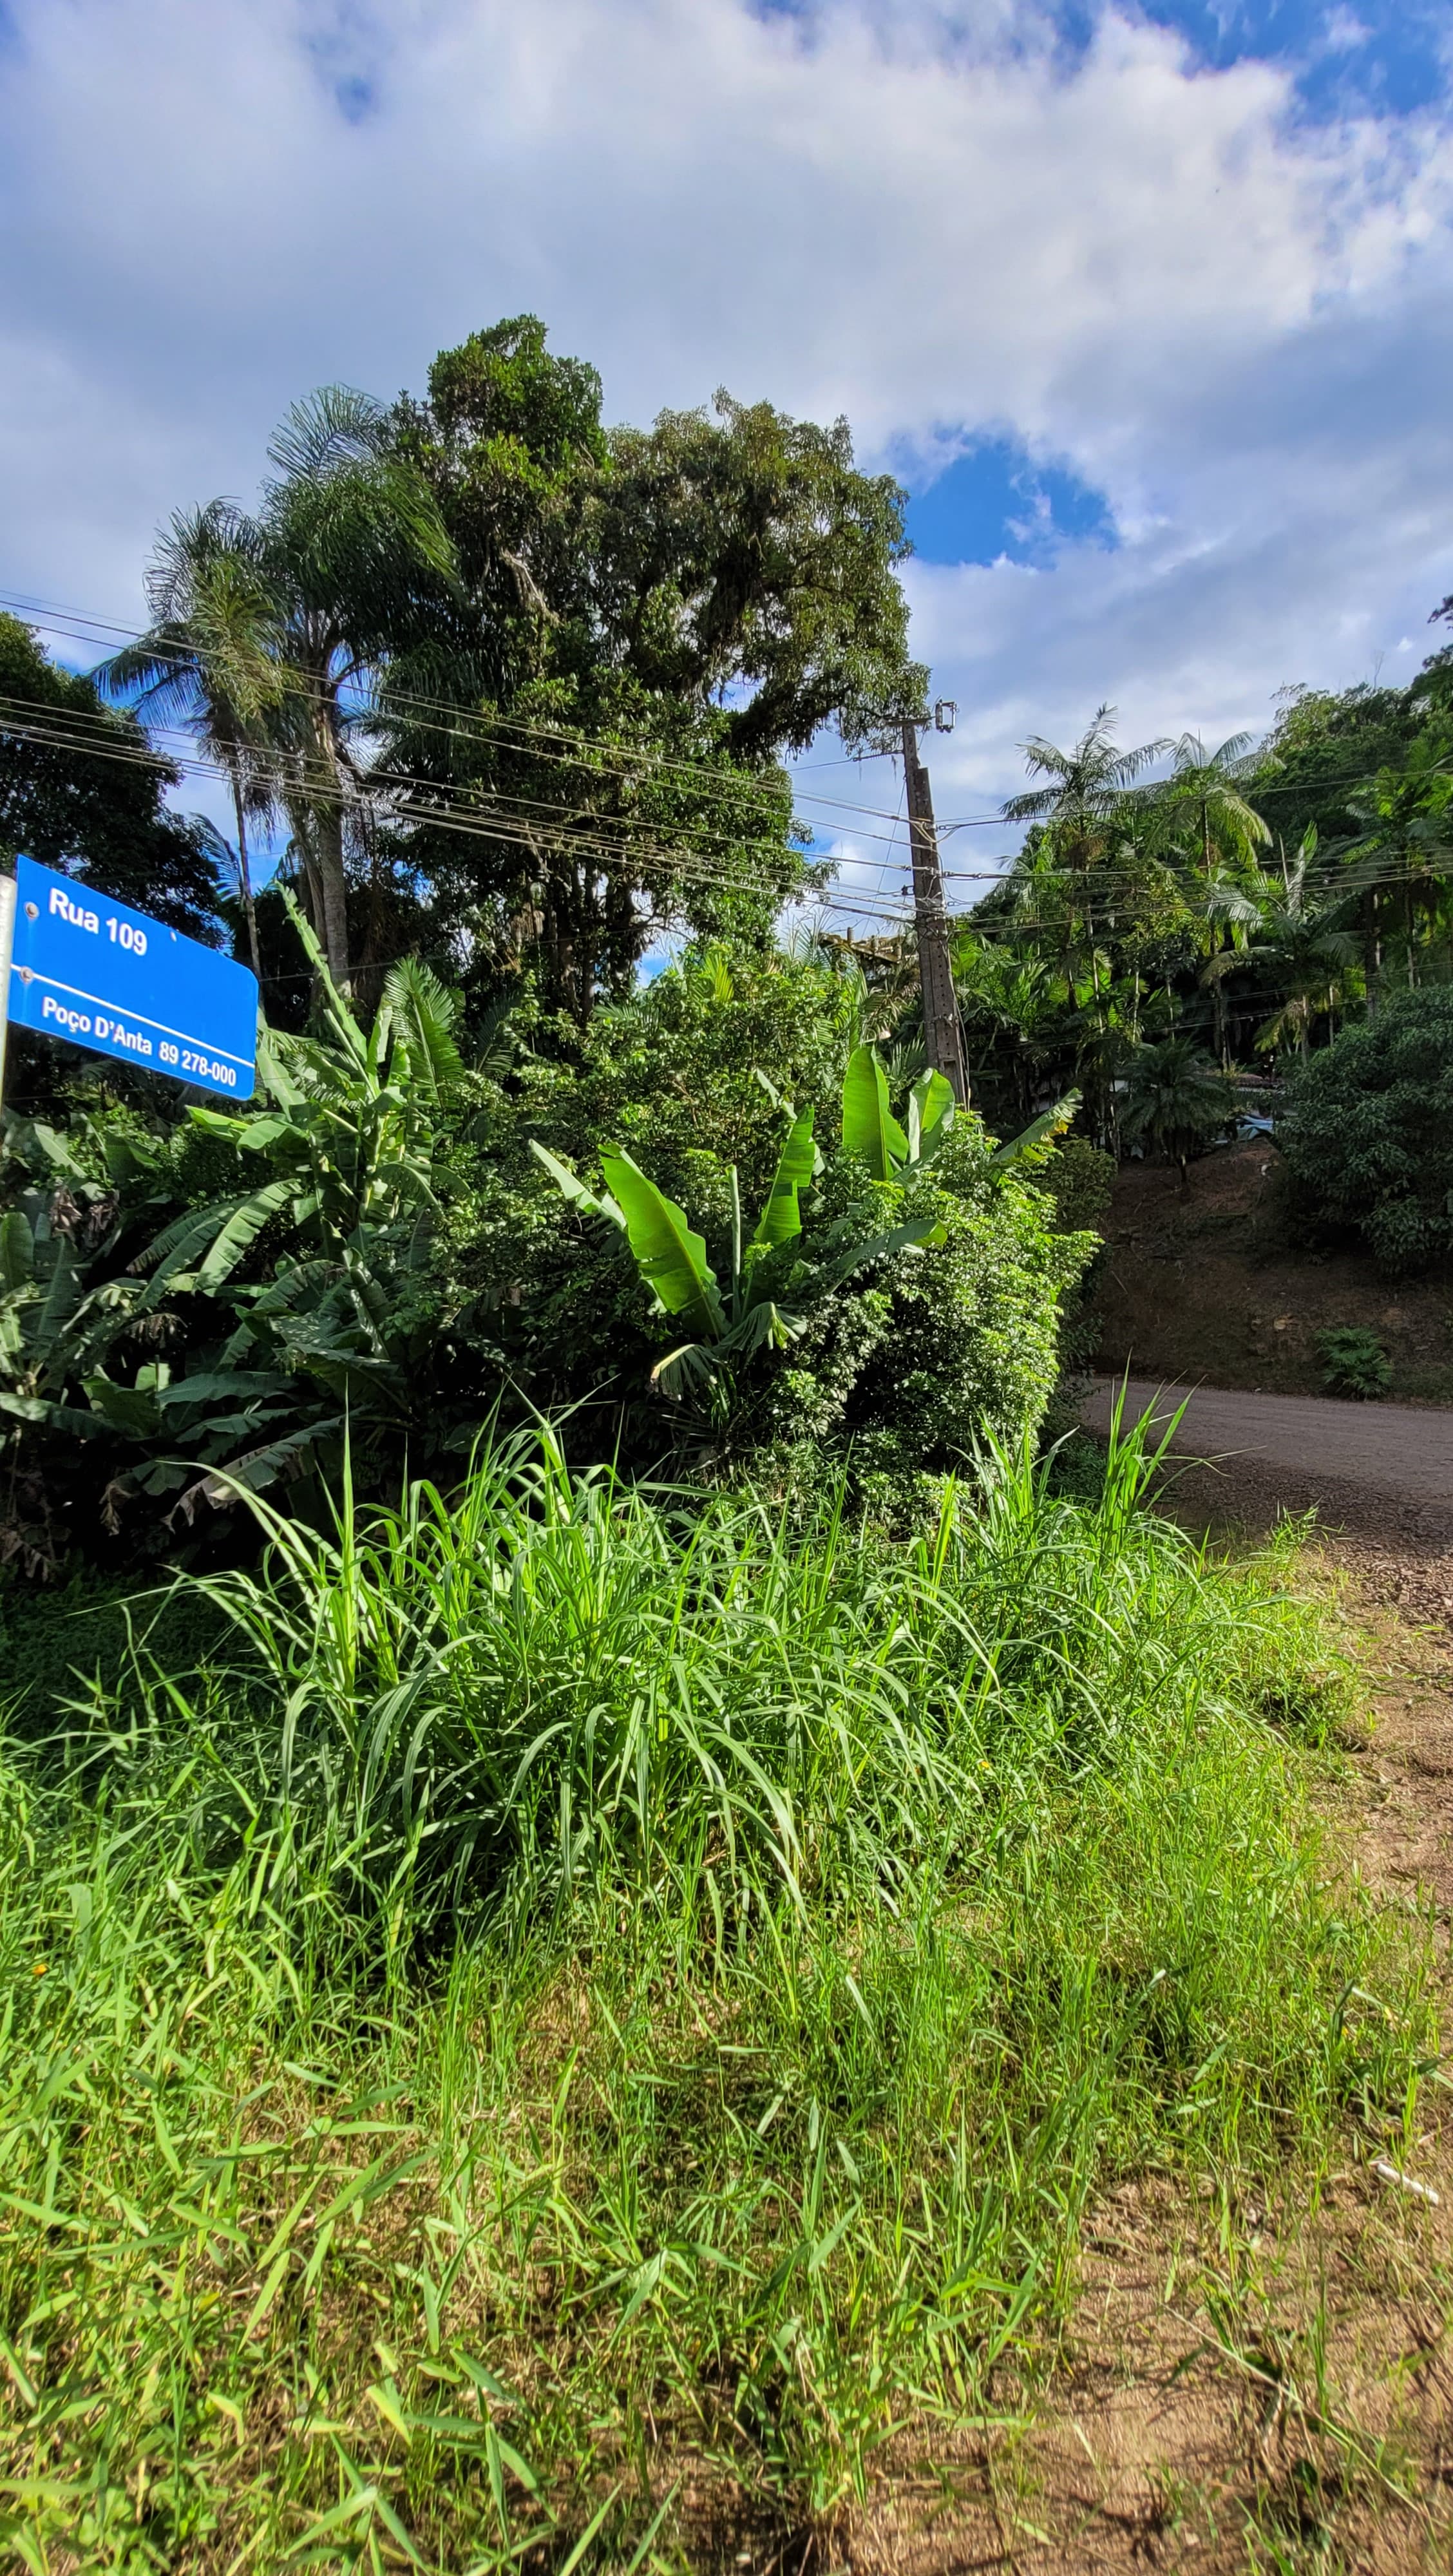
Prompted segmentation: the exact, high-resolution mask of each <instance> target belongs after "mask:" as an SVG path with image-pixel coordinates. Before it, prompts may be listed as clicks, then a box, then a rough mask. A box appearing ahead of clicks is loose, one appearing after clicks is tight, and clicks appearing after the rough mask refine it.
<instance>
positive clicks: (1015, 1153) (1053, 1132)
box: [989, 1091, 1080, 1171]
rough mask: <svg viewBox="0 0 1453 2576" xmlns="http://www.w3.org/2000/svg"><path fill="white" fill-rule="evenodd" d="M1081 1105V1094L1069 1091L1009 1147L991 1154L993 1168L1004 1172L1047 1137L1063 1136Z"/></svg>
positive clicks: (1003, 1147)
mask: <svg viewBox="0 0 1453 2576" xmlns="http://www.w3.org/2000/svg"><path fill="white" fill-rule="evenodd" d="M1079 1105H1080V1095H1079V1093H1078V1092H1077V1091H1067V1092H1066V1093H1065V1096H1064V1098H1063V1100H1057V1101H1056V1102H1055V1104H1054V1107H1053V1108H1052V1109H1046V1110H1045V1111H1044V1113H1043V1115H1042V1116H1041V1117H1039V1118H1035V1119H1033V1120H1031V1122H1030V1124H1029V1126H1027V1127H1025V1128H1022V1129H1021V1130H1020V1133H1019V1134H1018V1135H1017V1136H1011V1137H1010V1139H1009V1142H1008V1144H1007V1145H1001V1146H1000V1147H999V1150H998V1152H997V1153H995V1154H991V1155H990V1156H989V1162H990V1165H991V1167H993V1168H995V1169H998V1170H1000V1171H1002V1170H1004V1169H1005V1168H1006V1167H1007V1166H1008V1165H1009V1164H1010V1163H1017V1162H1018V1160H1019V1157H1020V1155H1021V1154H1027V1153H1028V1152H1029V1151H1030V1149H1031V1147H1033V1146H1035V1145H1042V1144H1043V1143H1044V1140H1045V1138H1046V1137H1047V1136H1062V1135H1063V1133H1064V1131H1065V1129H1066V1128H1067V1127H1068V1126H1069V1124H1070V1122H1071V1120H1072V1119H1073V1117H1074V1114H1075V1111H1076V1110H1077V1109H1078V1107H1079Z"/></svg>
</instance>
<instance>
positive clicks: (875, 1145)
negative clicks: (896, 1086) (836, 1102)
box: [843, 1046, 908, 1181]
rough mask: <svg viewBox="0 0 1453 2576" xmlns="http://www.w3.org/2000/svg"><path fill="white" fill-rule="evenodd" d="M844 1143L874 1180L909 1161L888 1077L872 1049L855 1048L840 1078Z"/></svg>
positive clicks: (883, 1178) (889, 1176)
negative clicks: (893, 1107)
mask: <svg viewBox="0 0 1453 2576" xmlns="http://www.w3.org/2000/svg"><path fill="white" fill-rule="evenodd" d="M843 1144H844V1146H845V1147H846V1149H847V1151H848V1152H849V1153H850V1154H856V1155H858V1156H859V1157H860V1159H861V1160H862V1161H863V1162H865V1163H866V1164H867V1166H868V1169H869V1171H870V1172H871V1173H872V1175H873V1178H874V1180H875V1181H891V1179H892V1178H893V1174H894V1172H895V1171H896V1169H897V1168H898V1166H899V1165H900V1164H901V1163H906V1162H907V1160H908V1139H907V1137H906V1136H905V1135H904V1133H903V1130H902V1128H901V1127H900V1126H899V1124H898V1121H897V1119H896V1118H895V1117H894V1115H893V1112H892V1110H891V1109H890V1108H889V1106H888V1077H887V1075H886V1074H885V1073H884V1071H883V1068H882V1066H881V1064H880V1063H879V1062H878V1059H877V1057H876V1055H875V1054H874V1053H873V1050H872V1048H871V1047H866V1046H860V1047H854V1049H853V1052H852V1054H851V1055H850V1056H849V1058H848V1069H847V1072H846V1073H845V1074H844V1075H843Z"/></svg>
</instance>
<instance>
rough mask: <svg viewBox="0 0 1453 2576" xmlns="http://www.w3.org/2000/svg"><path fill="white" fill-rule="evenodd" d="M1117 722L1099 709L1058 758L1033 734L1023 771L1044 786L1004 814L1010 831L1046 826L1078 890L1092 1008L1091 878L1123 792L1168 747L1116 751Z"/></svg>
mask: <svg viewBox="0 0 1453 2576" xmlns="http://www.w3.org/2000/svg"><path fill="white" fill-rule="evenodd" d="M1114 721H1115V710H1114V708H1113V707H1109V706H1102V707H1097V709H1096V711H1095V715H1094V718H1093V721H1092V722H1091V724H1090V725H1089V727H1088V729H1087V730H1086V731H1085V732H1084V733H1083V734H1081V736H1080V739H1079V741H1078V742H1077V743H1075V744H1073V745H1072V746H1071V748H1070V749H1069V750H1068V751H1061V750H1060V749H1059V748H1058V747H1057V745H1056V744H1054V743H1052V742H1046V741H1044V739H1043V738H1042V736H1040V735H1038V734H1036V735H1035V736H1033V738H1032V739H1031V740H1030V741H1029V742H1027V743H1025V744H1024V746H1023V750H1024V758H1025V764H1026V766H1027V768H1028V770H1029V772H1030V775H1031V777H1038V778H1040V779H1042V780H1043V782H1044V784H1043V785H1042V786H1039V787H1031V788H1027V789H1026V790H1025V792H1024V794H1023V795H1022V796H1011V797H1010V798H1009V800H1008V802H1007V804H1006V805H1005V806H1004V808H1003V813H1004V819H1005V821H1006V822H1008V823H1043V824H1045V825H1046V826H1047V827H1048V831H1049V835H1050V838H1051V840H1052V842H1053V845H1054V850H1055V854H1056V856H1057V857H1058V858H1059V859H1060V861H1061V863H1062V864H1063V865H1064V866H1065V867H1067V868H1068V870H1069V872H1070V877H1071V881H1072V883H1073V884H1077V885H1078V887H1079V891H1080V899H1081V902H1082V905H1083V910H1084V935H1085V941H1086V945H1087V950H1088V962H1089V967H1090V979H1091V983H1092V985H1093V988H1094V993H1095V999H1096V1002H1097V1003H1098V1002H1099V999H1100V961H1099V958H1098V955H1097V952H1096V947H1095V923H1094V919H1093V914H1092V903H1091V887H1090V878H1091V871H1092V869H1093V867H1094V865H1095V863H1096V861H1097V860H1099V859H1101V858H1103V856H1104V854H1105V850H1106V844H1107V840H1108V837H1109V831H1110V826H1111V824H1112V822H1113V819H1114V816H1115V814H1116V811H1117V809H1118V808H1119V806H1120V804H1121V802H1122V800H1123V799H1124V797H1125V795H1126V792H1127V790H1128V789H1129V788H1130V787H1132V786H1133V784H1134V782H1135V780H1136V779H1137V778H1138V777H1139V776H1140V774H1141V771H1142V770H1144V769H1147V768H1148V767H1149V765H1150V763H1151V762H1152V761H1153V760H1158V759H1159V758H1160V756H1161V754H1162V752H1164V751H1165V750H1166V749H1167V747H1168V746H1167V745H1166V743H1165V742H1163V741H1158V742H1143V743H1141V744H1140V746H1139V748H1138V749H1137V750H1135V751H1121V750H1120V749H1119V748H1118V746H1117V744H1116V742H1115V740H1114V737H1113V735H1112V732H1111V727H1112V725H1113V724H1114Z"/></svg>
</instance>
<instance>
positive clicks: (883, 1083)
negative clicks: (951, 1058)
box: [842, 1046, 1080, 1181]
mask: <svg viewBox="0 0 1453 2576" xmlns="http://www.w3.org/2000/svg"><path fill="white" fill-rule="evenodd" d="M1079 1105H1080V1095H1079V1093H1078V1092H1077V1091H1070V1092H1066V1094H1065V1096H1064V1098H1063V1100H1057V1101H1056V1102H1055V1103H1054V1105H1053V1107H1052V1108H1049V1109H1046V1110H1045V1111H1044V1112H1043V1114H1042V1116H1040V1117H1038V1118H1035V1119H1032V1120H1031V1121H1030V1124H1029V1125H1028V1126H1027V1127H1026V1128H1024V1129H1023V1130H1022V1132H1021V1133H1020V1134H1019V1135H1018V1136H1013V1137H1011V1138H1010V1140H1009V1142H1008V1144H1007V1145H1000V1146H998V1147H997V1148H996V1149H995V1151H994V1152H993V1153H992V1154H990V1155H989V1157H988V1168H989V1169H990V1171H1006V1170H1007V1169H1008V1168H1009V1166H1010V1165H1011V1164H1013V1163H1017V1162H1018V1161H1019V1160H1020V1159H1021V1157H1022V1156H1023V1155H1025V1154H1027V1153H1029V1152H1030V1151H1031V1150H1032V1148H1033V1147H1034V1146H1036V1145H1039V1144H1042V1143H1043V1142H1044V1141H1045V1139H1046V1138H1047V1137H1050V1136H1058V1135H1062V1134H1063V1132H1064V1130H1065V1128H1066V1127H1068V1126H1069V1124H1070V1121H1071V1120H1072V1118H1073V1117H1074V1114H1075V1111H1076V1110H1077V1109H1078V1107H1079ZM957 1109H958V1103H957V1101H956V1100H955V1098H954V1095H953V1086H952V1085H951V1083H949V1082H948V1080H947V1079H946V1077H945V1076H944V1075H943V1074H941V1073H921V1074H920V1075H919V1077H918V1080H917V1081H916V1082H915V1083H914V1085H913V1087H912V1089H911V1090H910V1092H909V1094H908V1124H907V1131H906V1133H905V1131H904V1129H903V1127H901V1126H900V1125H899V1122H898V1120H897V1119H896V1118H895V1117H894V1115H893V1112H892V1109H891V1108H890V1106H889V1101H888V1077H887V1074H886V1073H885V1071H884V1069H883V1066H882V1064H881V1063H880V1061H879V1059H878V1056H877V1054H876V1052H875V1050H874V1049H873V1048H872V1047H868V1046H861V1047H855V1048H854V1049H853V1052H852V1054H851V1055H850V1056H849V1058H848V1065H847V1071H846V1073H845V1074H844V1076H843V1099H842V1122H843V1146H844V1149H845V1150H846V1152H848V1153H849V1154H854V1155H856V1156H857V1158H858V1160H859V1161H860V1162H863V1163H866V1165H867V1167H868V1170H869V1171H870V1173H871V1174H872V1176H873V1179H874V1180H875V1181H894V1180H898V1179H900V1178H901V1177H902V1175H903V1174H904V1173H905V1172H909V1171H913V1170H916V1169H918V1168H919V1167H921V1166H922V1165H923V1164H925V1163H931V1162H932V1160H933V1158H934V1156H935V1154H936V1153H937V1152H938V1150H939V1148H940V1146H941V1145H942V1144H943V1143H944V1142H945V1140H946V1138H947V1136H948V1134H949V1131H950V1129H951V1128H952V1126H953V1122H954V1118H955V1115H956V1113H957Z"/></svg>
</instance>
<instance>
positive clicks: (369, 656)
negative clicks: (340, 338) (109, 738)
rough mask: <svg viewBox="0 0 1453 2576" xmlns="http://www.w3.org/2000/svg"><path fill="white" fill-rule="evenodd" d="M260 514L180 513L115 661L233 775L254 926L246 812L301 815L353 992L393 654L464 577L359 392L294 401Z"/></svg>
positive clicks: (305, 856) (251, 929) (334, 962)
mask: <svg viewBox="0 0 1453 2576" xmlns="http://www.w3.org/2000/svg"><path fill="white" fill-rule="evenodd" d="M268 458H269V462H270V463H271V464H272V466H273V467H274V468H275V472H274V474H273V476H272V478H271V480H270V481H269V482H268V483H267V484H266V486H265V487H264V492H263V501H262V508H261V510H260V511H259V513H258V514H257V515H256V517H250V516H249V515H248V514H247V513H246V512H245V511H242V510H240V509H238V508H237V507H236V505H235V504H234V503H232V502H229V501H212V502H209V503H208V504H207V505H206V507H205V508H203V509H201V510H198V511H195V512H193V513H191V514H190V515H185V514H184V515H179V516H178V517H177V518H175V519H174V520H173V521H172V524H171V528H170V530H169V531H168V533H167V534H166V535H165V536H164V537H163V538H162V540H161V543H160V545H159V546H158V549H157V553H156V556H155V558H154V560H153V563H152V567H151V571H150V573H149V574H148V595H149V598H150V602H151V607H152V613H153V617H154V619H155V624H154V625H153V627H152V629H151V631H150V632H149V633H148V634H147V635H145V636H143V637H142V638H141V640H140V642H139V643H137V644H135V645H133V646H131V647H129V648H128V650H127V651H126V652H124V653H120V654H118V655H117V656H116V658H115V660H114V661H113V662H111V663H109V664H108V665H107V666H106V670H105V672H104V674H103V683H104V685H105V686H106V687H107V688H109V689H110V690H112V691H113V693H115V694H117V695H129V696H131V697H132V698H133V700H134V701H135V703H137V704H138V705H139V706H140V707H141V708H142V709H143V710H144V711H145V710H150V711H151V712H152V713H153V714H161V713H168V712H169V713H174V714H180V716H181V717H182V719H183V721H185V722H186V723H188V724H190V725H191V726H192V727H193V729H194V731H195V732H196V733H197V735H198V738H199V739H200V740H201V741H202V742H203V743H205V744H206V746H207V747H208V749H209V751H210V752H211V753H212V755H213V756H214V757H216V758H218V759H220V760H221V761H222V763H223V765H224V766H225V767H226V769H227V772H228V776H229V779H230V780H231V783H232V790H233V801H234V811H235V813H236V817H237V832H238V850H239V867H240V870H241V872H242V875H243V880H244V882H243V904H244V909H245V910H246V913H247V919H248V934H249V937H250V938H251V940H252V943H253V958H254V964H255V963H256V957H257V944H256V926H255V921H254V916H253V909H252V890H251V883H250V879H249V878H248V876H247V859H246V838H247V835H246V816H247V814H248V812H249V811H250V812H252V813H254V814H256V813H257V812H258V811H259V810H262V809H264V808H265V807H266V806H268V805H270V804H273V803H275V802H281V803H282V804H283V805H285V806H286V808H287V810H288V814H289V819H290V821H291V823H292V827H293V840H294V843H295V845H296V848H297V850H298V853H299V856H300V858H301V860H302V863H303V869H304V874H305V877H306V880H307V883H308V887H309V892H310V897H311V901H312V907H313V911H314V915H315V922H316V927H317V931H318V936H319V940H320V942H321V945H322V949H323V954H324V957H325V959H326V961H327V966H328V971H329V973H330V974H331V976H332V977H333V980H334V982H335V984H337V985H338V986H339V987H340V989H344V990H346V989H347V987H348V984H349V957H348V917H347V871H346V865H345V853H346V846H347V841H348V837H349V832H350V829H351V830H352V834H353V837H354V839H355V840H356V841H360V842H361V841H364V840H366V838H367V814H368V808H369V804H370V800H372V801H375V802H376V801H377V797H378V786H379V782H377V781H376V780H374V781H371V780H370V775H369V760H368V754H367V745H368V740H369V736H370V733H371V732H372V731H374V730H375V729H376V722H377V719H376V715H375V699H376V695H377V686H378V682H379V680H380V677H381V675H382V673H383V671H384V669H385V667H386V665H387V663H388V661H389V659H390V657H391V656H392V655H393V654H394V653H396V652H397V651H399V650H401V649H404V648H406V647H407V646H408V644H409V643H410V642H411V641H412V640H414V639H415V637H416V636H417V634H418V632H419V629H420V624H421V619H422V618H423V616H424V613H425V610H426V605H427V603H429V602H431V601H437V598H438V595H439V591H440V587H441V585H444V586H447V585H449V584H450V583H452V581H453V573H454V557H453V550H452V548H451V546H450V543H449V539H448V536H447V535H446V533H445V530H444V526H443V522H442V520H441V519H440V517H439V513H438V509H437V507H436V505H435V503H434V499H433V496H432V494H431V493H430V491H429V489H428V487H427V485H426V484H425V482H424V480H423V478H422V476H421V475H420V474H419V473H418V472H417V471H416V469H415V468H414V467H413V466H412V465H410V464H409V463H408V462H407V461H406V460H405V459H404V458H403V457H401V456H400V455H398V453H397V452H396V451H395V449H394V447H393V445H392V442H391V430H390V423H389V417H388V414H387V413H386V412H385V411H384V410H383V409H382V408H381V406H380V405H379V404H377V403H375V402H373V401H371V400H370V399H369V397H368V396H367V395H365V394H360V393H354V392H353V391H352V390H351V389H350V388H349V387H348V386H346V385H333V386H327V387H325V388H324V389H323V391H322V392H320V393H316V394H314V395H313V396H312V397H311V398H310V400H308V401H307V402H302V403H295V404H294V406H293V408H292V410H291V411H290V412H289V414H288V416H287V419H286V420H285V421H284V422H283V424H282V427H281V428H280V429H279V430H278V431H277V432H276V434H275V436H274V437H273V439H272V441H271V443H270V445H269V447H268Z"/></svg>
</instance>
